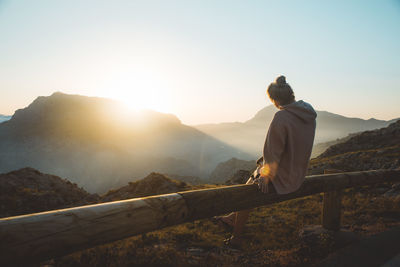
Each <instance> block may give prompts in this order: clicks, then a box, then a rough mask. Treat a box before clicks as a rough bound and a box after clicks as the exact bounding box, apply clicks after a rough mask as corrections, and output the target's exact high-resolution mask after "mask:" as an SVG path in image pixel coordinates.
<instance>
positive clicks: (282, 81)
mask: <svg viewBox="0 0 400 267" xmlns="http://www.w3.org/2000/svg"><path fill="white" fill-rule="evenodd" d="M275 82H276V84H277V85H278V86H281V85H285V84H286V78H285V76H283V75H281V76H279V77H278V78H276V80H275Z"/></svg>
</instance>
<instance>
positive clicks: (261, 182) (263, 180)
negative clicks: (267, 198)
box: [257, 176, 269, 194]
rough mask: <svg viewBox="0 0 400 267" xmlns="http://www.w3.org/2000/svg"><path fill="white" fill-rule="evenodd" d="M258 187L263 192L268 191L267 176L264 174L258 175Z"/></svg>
mask: <svg viewBox="0 0 400 267" xmlns="http://www.w3.org/2000/svg"><path fill="white" fill-rule="evenodd" d="M257 184H258V188H259V189H260V190H261V192H263V193H264V194H266V193H269V188H268V184H269V178H268V177H265V176H260V177H259V178H258V180H257Z"/></svg>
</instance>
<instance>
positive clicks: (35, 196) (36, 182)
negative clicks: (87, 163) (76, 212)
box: [0, 168, 98, 217]
mask: <svg viewBox="0 0 400 267" xmlns="http://www.w3.org/2000/svg"><path fill="white" fill-rule="evenodd" d="M97 201H98V196H97V195H92V194H89V193H88V192H86V191H85V190H83V189H82V188H79V187H78V186H77V185H76V184H72V183H71V182H70V181H68V180H66V179H62V178H60V177H57V176H54V175H49V174H44V173H41V172H39V171H37V170H35V169H32V168H23V169H20V170H16V171H12V172H9V173H3V174H0V217H9V216H16V215H21V214H27V213H35V212H40V211H47V210H53V209H60V208H67V207H74V206H81V205H86V204H90V203H95V202H97Z"/></svg>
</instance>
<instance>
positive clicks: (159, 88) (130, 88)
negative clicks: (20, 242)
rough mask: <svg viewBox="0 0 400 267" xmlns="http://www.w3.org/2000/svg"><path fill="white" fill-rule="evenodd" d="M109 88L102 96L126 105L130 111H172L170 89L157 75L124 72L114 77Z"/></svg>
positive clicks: (109, 83)
mask: <svg viewBox="0 0 400 267" xmlns="http://www.w3.org/2000/svg"><path fill="white" fill-rule="evenodd" d="M107 87H108V88H105V89H104V90H103V93H102V95H104V96H105V97H108V98H112V99H115V100H118V101H120V102H122V103H124V104H125V106H126V108H128V109H129V110H132V111H139V110H144V109H150V110H155V111H158V112H162V113H169V112H170V111H171V96H170V95H169V90H168V87H167V86H166V85H165V84H163V83H162V82H160V79H158V77H157V75H155V74H149V73H145V72H122V73H119V74H117V75H114V76H113V77H112V79H111V81H110V82H108V86H107Z"/></svg>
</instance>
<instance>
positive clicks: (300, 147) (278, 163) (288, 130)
mask: <svg viewBox="0 0 400 267" xmlns="http://www.w3.org/2000/svg"><path fill="white" fill-rule="evenodd" d="M267 94H268V96H269V98H270V100H271V102H272V103H273V104H274V105H275V106H276V107H277V108H278V109H279V111H278V112H276V113H275V116H274V118H273V120H272V122H271V124H270V126H269V129H268V133H267V136H266V139H265V144H264V150H263V157H262V158H261V159H259V160H258V161H257V163H259V164H260V165H261V166H260V167H259V168H257V174H259V175H257V178H255V179H253V178H252V177H251V178H250V179H249V180H248V181H247V184H253V183H257V184H258V186H259V188H260V190H261V191H262V192H263V193H278V194H288V193H291V192H294V191H296V190H297V189H299V187H300V186H301V184H302V183H303V182H304V179H305V175H306V172H307V167H308V162H309V160H310V156H311V150H312V146H313V142H314V135H315V126H316V123H315V118H316V117H317V114H316V112H315V111H314V109H313V107H312V106H311V105H310V104H308V103H306V102H304V101H303V100H299V101H296V100H295V97H294V93H293V90H292V88H291V87H290V85H289V84H288V83H286V78H285V76H279V77H278V78H276V80H275V82H273V83H271V84H270V85H269V86H268V90H267ZM261 163H262V164H261ZM249 213H250V210H244V211H239V212H234V213H231V214H229V215H227V216H222V217H217V218H216V219H217V220H218V221H219V222H221V223H223V224H225V225H229V226H231V227H233V234H232V237H231V238H229V239H227V240H225V242H226V243H227V244H229V245H232V246H240V244H241V241H242V240H241V236H242V232H243V228H244V225H245V223H246V221H247V218H248V216H249Z"/></svg>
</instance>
